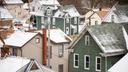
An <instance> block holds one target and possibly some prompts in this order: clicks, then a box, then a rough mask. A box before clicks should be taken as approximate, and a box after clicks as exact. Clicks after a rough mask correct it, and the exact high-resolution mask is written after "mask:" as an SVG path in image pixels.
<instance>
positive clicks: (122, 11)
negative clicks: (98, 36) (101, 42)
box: [103, 4, 128, 23]
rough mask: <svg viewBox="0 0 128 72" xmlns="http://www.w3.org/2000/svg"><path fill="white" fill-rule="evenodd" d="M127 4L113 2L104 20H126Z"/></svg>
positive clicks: (121, 21) (127, 13)
mask: <svg viewBox="0 0 128 72" xmlns="http://www.w3.org/2000/svg"><path fill="white" fill-rule="evenodd" d="M127 7H128V5H119V4H115V5H114V6H113V7H112V8H111V10H110V11H109V13H108V14H107V16H106V17H105V18H104V20H103V21H104V22H114V23H124V22H128V9H127Z"/></svg>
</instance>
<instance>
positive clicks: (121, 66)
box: [108, 54, 128, 72]
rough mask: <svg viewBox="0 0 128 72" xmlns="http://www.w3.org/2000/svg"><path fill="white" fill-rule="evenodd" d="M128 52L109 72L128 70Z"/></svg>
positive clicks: (124, 71) (125, 71) (126, 71)
mask: <svg viewBox="0 0 128 72" xmlns="http://www.w3.org/2000/svg"><path fill="white" fill-rule="evenodd" d="M127 60H128V54H126V55H125V56H124V57H123V58H122V59H120V60H119V61H118V62H117V63H116V64H114V65H113V66H112V67H111V68H110V69H109V70H108V72H128V61H127Z"/></svg>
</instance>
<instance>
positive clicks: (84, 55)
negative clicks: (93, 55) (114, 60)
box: [84, 55, 90, 70]
mask: <svg viewBox="0 0 128 72" xmlns="http://www.w3.org/2000/svg"><path fill="white" fill-rule="evenodd" d="M86 57H89V68H86ZM84 69H86V70H89V69H90V56H89V55H84Z"/></svg>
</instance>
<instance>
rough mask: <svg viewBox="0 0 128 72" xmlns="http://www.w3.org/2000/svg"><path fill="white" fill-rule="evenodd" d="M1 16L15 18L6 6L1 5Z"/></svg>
mask: <svg viewBox="0 0 128 72" xmlns="http://www.w3.org/2000/svg"><path fill="white" fill-rule="evenodd" d="M0 18H13V17H12V15H11V14H10V12H9V11H8V10H7V9H6V8H4V7H0Z"/></svg>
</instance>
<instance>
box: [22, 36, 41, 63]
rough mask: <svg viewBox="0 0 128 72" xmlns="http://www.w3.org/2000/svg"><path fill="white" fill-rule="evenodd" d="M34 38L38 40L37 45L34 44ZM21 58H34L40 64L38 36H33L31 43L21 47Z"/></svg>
mask: <svg viewBox="0 0 128 72" xmlns="http://www.w3.org/2000/svg"><path fill="white" fill-rule="evenodd" d="M36 38H39V39H40V42H39V43H36ZM22 56H23V57H28V58H34V59H36V60H37V61H38V62H39V63H41V64H42V38H41V36H40V35H37V36H35V37H34V38H33V39H32V40H31V41H29V42H28V43H27V44H25V45H24V46H23V47H22Z"/></svg>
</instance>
